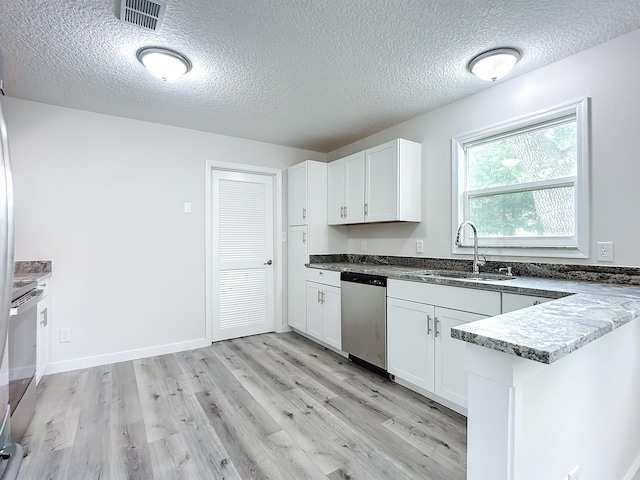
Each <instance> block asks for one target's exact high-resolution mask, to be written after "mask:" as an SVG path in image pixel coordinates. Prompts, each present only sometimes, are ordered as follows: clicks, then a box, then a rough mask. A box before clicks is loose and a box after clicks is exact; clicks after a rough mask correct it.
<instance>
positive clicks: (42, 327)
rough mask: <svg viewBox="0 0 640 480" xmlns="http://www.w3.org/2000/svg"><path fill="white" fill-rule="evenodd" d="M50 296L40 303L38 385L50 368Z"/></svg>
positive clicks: (37, 359)
mask: <svg viewBox="0 0 640 480" xmlns="http://www.w3.org/2000/svg"><path fill="white" fill-rule="evenodd" d="M49 334H50V327H49V296H45V297H44V298H43V299H42V300H40V301H39V302H38V330H37V333H36V385H37V384H38V383H40V379H41V378H42V376H43V375H44V374H45V372H46V371H47V367H48V366H49V350H50V339H49Z"/></svg>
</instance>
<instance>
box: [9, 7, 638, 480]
mask: <svg viewBox="0 0 640 480" xmlns="http://www.w3.org/2000/svg"><path fill="white" fill-rule="evenodd" d="M603 8H604V9H605V10H606V7H603ZM108 9H109V10H110V9H111V6H110V5H109V6H108ZM3 13H4V12H3ZM5 18H7V17H6V16H5ZM52 18H55V16H53V14H52ZM625 18H634V17H632V16H629V17H625ZM119 28H122V27H119ZM634 28H637V26H636V27H634ZM631 30H632V29H629V32H630V33H627V34H626V35H622V36H619V37H618V38H614V39H611V40H609V39H608V38H606V39H604V38H603V39H602V42H604V41H605V40H609V41H608V42H606V43H602V44H601V45H599V46H595V47H593V48H591V49H588V50H585V51H583V52H580V53H575V54H573V55H571V56H568V57H566V58H563V59H561V60H560V59H559V60H558V61H557V62H556V63H552V64H550V65H547V66H541V68H538V69H535V70H531V71H529V72H527V73H523V74H521V75H517V76H514V77H508V78H507V79H505V80H504V81H502V82H498V83H496V84H495V85H493V86H492V87H491V88H488V89H484V90H482V91H480V90H478V91H477V92H476V93H475V94H474V95H471V96H468V97H466V98H464V99H460V100H457V101H455V102H453V103H450V104H448V105H445V106H441V107H440V108H437V109H435V110H433V111H431V112H428V113H424V114H422V115H420V116H417V117H415V118H413V119H410V120H406V121H404V122H402V123H398V124H397V125H395V126H391V127H389V128H379V129H377V130H375V129H374V130H372V131H370V132H367V133H366V134H360V135H359V134H358V132H356V133H355V134H354V135H353V138H352V139H350V140H348V141H344V142H343V141H339V142H337V144H335V145H334V146H332V147H331V146H330V147H329V148H326V150H325V147H311V146H308V147H307V148H304V149H301V148H292V147H287V146H282V145H286V142H284V141H281V142H274V143H263V142H261V141H256V140H243V139H242V138H241V137H240V136H239V135H238V134H233V133H231V134H226V135H225V134H219V133H208V132H205V131H200V130H197V129H190V128H178V127H174V126H170V122H166V123H168V124H169V125H166V124H165V125H162V124H160V123H164V122H162V121H161V120H159V121H160V123H149V122H144V121H140V120H136V119H133V118H123V117H124V116H125V115H113V114H112V115H109V114H108V113H109V110H108V109H107V107H105V106H104V105H99V104H100V101H99V100H98V99H96V100H95V102H94V103H91V102H89V101H85V103H77V104H74V108H69V107H68V106H56V105H54V104H52V103H55V102H51V101H49V102H47V101H44V100H42V99H40V98H39V97H37V96H34V97H32V98H30V99H28V98H27V99H22V98H14V97H13V95H12V94H11V91H12V90H11V89H12V88H17V87H11V84H10V83H9V80H5V82H7V84H6V86H5V90H6V91H7V94H8V97H5V98H4V99H3V100H5V101H4V106H5V116H6V119H7V125H8V128H9V130H10V133H11V140H10V141H11V149H12V150H11V151H12V156H13V163H14V177H15V192H16V218H17V223H16V235H17V237H16V248H17V250H16V259H18V260H36V259H51V260H53V277H52V282H53V291H52V299H51V302H52V305H51V308H52V331H53V336H52V343H51V363H50V369H49V370H48V373H56V372H63V371H72V370H74V369H77V368H87V367H90V366H94V365H104V364H109V363H112V362H116V361H122V360H127V359H129V358H132V356H133V355H134V353H135V354H139V355H140V356H152V355H156V354H162V353H168V352H170V351H180V350H189V349H192V348H200V347H202V346H204V345H206V344H207V336H206V331H205V330H206V326H205V323H206V316H205V302H204V298H205V293H206V292H205V280H204V279H205V275H206V273H205V248H204V237H205V233H206V232H205V230H206V226H205V220H204V217H205V205H206V201H205V188H204V184H205V179H204V171H205V168H204V161H205V160H218V161H223V162H232V163H238V164H251V165H256V166H259V167H269V168H276V169H282V170H284V169H287V168H288V167H290V166H292V165H294V164H298V163H300V162H302V161H305V160H308V159H312V160H319V161H323V162H324V161H332V160H336V159H339V158H342V157H344V156H346V155H348V154H351V153H355V152H358V151H361V150H364V149H366V148H370V147H374V146H376V145H380V144H382V143H384V142H387V141H390V140H392V139H395V138H407V139H409V140H412V141H415V142H418V143H420V144H421V145H422V158H423V168H422V182H421V183H422V194H423V196H422V202H423V208H422V221H421V222H420V223H410V224H397V223H395V224H379V225H359V226H349V227H344V228H345V229H346V228H348V239H347V246H346V252H348V253H363V252H362V243H363V241H366V245H367V251H366V253H368V254H380V255H395V256H407V257H415V256H420V255H417V254H416V252H415V250H416V248H415V246H416V241H417V240H422V241H423V242H424V253H423V254H422V256H424V257H430V258H451V257H452V253H451V248H452V241H453V238H452V225H451V223H452V221H451V211H450V210H451V207H450V206H451V192H450V184H451V182H450V176H451V167H450V161H451V160H450V158H451V157H450V141H451V138H452V137H454V136H456V135H458V134H460V133H463V132H468V131H472V130H475V129H478V128H482V127H485V126H487V125H492V124H495V123H498V122H500V121H504V120H505V119H511V118H515V117H519V116H522V115H526V114H529V113H531V112H535V111H539V110H541V109H543V108H548V107H550V106H554V105H558V104H562V103H565V102H567V101H572V100H575V99H577V98H580V97H585V96H587V97H590V98H591V99H592V105H591V121H592V123H591V245H590V247H591V255H590V257H589V258H588V259H586V260H575V261H574V260H571V261H568V260H567V261H564V260H558V259H553V258H543V259H539V258H535V259H534V258H525V259H524V260H530V261H534V260H535V261H550V262H559V263H570V262H574V263H586V264H597V261H596V259H595V256H594V252H595V242H597V241H613V242H614V243H615V262H614V264H613V265H617V266H638V265H639V261H638V256H637V254H636V252H635V249H634V246H635V239H636V238H637V234H638V233H639V232H638V227H637V225H636V222H634V221H633V217H632V215H633V213H634V209H633V206H634V205H638V204H639V203H640V202H639V200H640V199H639V198H638V195H640V193H638V189H637V188H636V179H637V178H639V177H640V175H639V174H640V172H639V169H640V167H639V166H638V162H637V155H636V149H635V148H634V147H633V146H632V142H629V141H627V142H625V140H627V139H633V138H634V135H633V134H634V130H633V129H634V127H635V125H637V124H638V113H637V111H636V109H635V108H634V106H635V105H638V104H639V103H640V102H639V100H640V99H639V98H638V95H639V93H638V90H637V85H638V80H640V78H639V76H640V71H639V70H638V68H637V65H638V55H639V54H638V52H637V49H636V45H637V43H638V40H639V34H638V31H637V30H636V31H631ZM3 31H10V30H9V26H7V27H6V28H5V27H4V26H3ZM33 35H35V33H34V34H33ZM18 38H19V42H17V43H18V45H19V46H21V48H22V49H23V51H24V52H25V54H26V53H29V52H31V48H32V47H31V46H30V42H31V40H28V39H25V36H24V35H22V36H18ZM148 38H153V37H146V38H145V39H144V40H147V39H148ZM6 41H7V39H6V38H4V37H3V39H2V45H3V50H4V44H5V42H6ZM96 41H97V40H96ZM28 43H29V44H28ZM52 44H53V45H57V44H55V42H52ZM52 48H53V47H52ZM473 48H474V50H482V49H481V48H480V49H478V45H474V47H473ZM133 50H135V48H134V49H133ZM525 58H526V57H525ZM467 60H468V58H466V59H465V60H464V62H466V61H467ZM6 61H7V60H6V59H5V62H6ZM133 61H134V62H135V61H136V60H135V59H134V60H133ZM192 61H194V59H193V58H192ZM464 62H463V67H464ZM42 64H43V65H49V66H48V67H47V68H52V69H53V67H52V66H51V65H50V62H47V61H46V60H43V62H42ZM194 64H195V61H194ZM6 68H9V67H7V66H5V69H6ZM194 68H195V67H194ZM73 72H74V73H75V75H76V76H77V78H78V79H77V80H73V81H71V80H70V82H71V83H69V86H67V87H65V88H62V86H59V87H58V88H59V90H58V92H59V93H60V95H63V96H64V95H69V96H72V95H71V94H72V93H73V90H74V88H73V87H75V90H78V93H81V92H82V82H85V81H89V79H88V78H86V75H85V74H83V72H82V69H80V70H74V71H73ZM36 73H37V71H36ZM44 73H45V72H42V74H41V75H40V76H46V75H44ZM142 73H144V72H142ZM142 73H141V74H140V76H141V78H142ZM467 74H468V72H466V71H464V70H462V71H461V72H460V73H459V75H467ZM184 78H185V80H186V79H187V76H185V77H184ZM28 81H31V80H30V79H28V78H19V79H18V78H16V79H14V80H13V84H14V85H15V84H16V83H18V82H28ZM76 82H77V83H76ZM145 82H147V83H146V85H151V87H150V88H152V89H153V91H154V92H155V93H154V95H160V93H159V90H160V87H157V86H153V84H152V83H151V79H149V80H145ZM170 88H171V87H170ZM425 88H426V87H425ZM479 88H480V87H478V89H479ZM483 88H484V85H483ZM117 91H118V90H117V89H116V90H115V91H114V92H115V93H114V94H116V95H117ZM40 102H42V103H40ZM104 103H106V104H107V106H108V102H104ZM136 105H137V104H136ZM100 108H103V110H100ZM93 109H95V110H96V111H101V112H102V113H92V112H91V110H93ZM418 113H421V112H417V113H416V114H418ZM182 116H184V117H188V113H187V112H186V111H185V112H184V113H183V114H182ZM395 123H397V122H395ZM375 132H378V133H375ZM229 135H230V136H229ZM336 136H338V135H337V134H336ZM239 137H240V138H239ZM358 139H360V140H358ZM263 141H264V139H263ZM276 143H280V144H281V145H277V144H276ZM315 148H317V151H316V150H315ZM324 152H328V153H324ZM185 202H190V203H191V204H192V208H193V210H192V214H191V215H188V214H184V213H183V205H184V203H185ZM285 205H286V202H285ZM175 252H180V254H179V255H176V253H175ZM285 252H286V243H285V242H282V244H281V245H280V252H279V253H280V258H281V259H282V261H283V262H284V261H285V260H284V259H285ZM336 253H337V252H336ZM458 258H465V259H469V258H470V257H469V256H464V257H458ZM502 260H505V261H508V260H523V259H521V258H513V257H509V256H505V257H504V258H502ZM285 271H286V269H285ZM116 299H117V300H116ZM281 304H282V305H286V304H287V299H286V296H285V295H284V293H283V294H282V295H281ZM285 315H286V309H285V308H283V313H282V319H281V320H280V319H279V320H280V321H279V324H278V325H277V328H278V330H280V329H281V328H282V325H286V323H287V319H286V316H285ZM175 319H180V321H179V322H176V320H175ZM60 329H70V330H71V341H70V342H67V343H60V342H59V341H58V333H57V332H58V330H60ZM123 352H125V353H126V354H123ZM127 355H129V357H127ZM629 421H630V423H632V422H635V423H636V424H637V418H633V420H629ZM627 466H630V465H627ZM585 478H586V477H585Z"/></svg>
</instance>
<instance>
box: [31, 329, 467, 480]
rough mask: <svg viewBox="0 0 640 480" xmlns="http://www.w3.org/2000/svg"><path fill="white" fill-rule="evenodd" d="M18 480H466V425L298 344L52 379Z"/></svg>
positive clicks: (261, 343) (245, 343)
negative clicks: (464, 479)
mask: <svg viewBox="0 0 640 480" xmlns="http://www.w3.org/2000/svg"><path fill="white" fill-rule="evenodd" d="M23 444H24V446H25V451H26V452H27V456H26V457H25V459H24V463H23V467H22V469H21V473H20V477H19V478H20V479H21V480H35V479H38V480H44V479H74V480H92V479H105V480H120V479H142V480H151V479H158V480H160V479H162V480H165V479H166V480H178V479H184V480H196V479H203V480H204V479H207V480H211V479H226V480H232V479H267V478H268V479H274V480H282V479H292V480H293V479H295V480H298V479H323V480H327V479H330V480H338V479H351V480H359V479H363V480H364V479H366V480H375V479H385V480H386V479H433V480H455V479H463V478H465V472H466V466H465V460H466V420H465V418H464V417H462V416H460V415H458V414H456V413H454V412H452V411H450V410H448V409H446V408H444V407H442V406H440V405H439V404H437V403H434V402H431V401H429V400H428V399H425V398H423V397H421V396H420V395H417V394H415V393H413V392H411V391H409V390H407V389H405V388H403V387H401V386H399V385H396V384H394V383H392V382H390V381H388V380H386V379H383V378H381V377H378V376H376V375H374V374H372V373H370V372H368V371H366V370H364V369H362V368H360V367H359V366H357V365H354V364H352V363H350V362H349V361H348V360H346V359H345V358H343V357H341V356H339V355H337V354H335V353H333V352H331V351H329V350H326V349H324V348H322V347H320V346H318V345H316V344H315V343H313V342H311V341H309V340H307V339H305V338H304V337H301V336H300V335H297V334H295V333H287V334H266V335H258V336H253V337H246V338H240V339H235V340H228V341H223V342H218V343H215V344H213V345H212V346H211V347H207V348H202V349H198V350H192V351H189V352H181V353H176V354H172V355H162V356H158V357H152V358H146V359H142V360H135V361H131V362H123V363H118V364H114V365H107V366H103V367H96V368H90V369H85V370H78V371H74V372H68V373H62V374H57V375H50V376H46V377H44V379H43V380H42V381H41V384H40V386H39V387H38V405H37V410H36V414H35V416H34V418H33V420H32V422H31V425H30V427H29V429H28V431H27V434H26V435H25V437H24V439H23Z"/></svg>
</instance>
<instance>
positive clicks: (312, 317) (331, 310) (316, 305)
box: [307, 281, 342, 350]
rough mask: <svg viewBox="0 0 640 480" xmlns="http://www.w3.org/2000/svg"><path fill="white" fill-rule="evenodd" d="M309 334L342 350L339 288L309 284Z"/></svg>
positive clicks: (314, 283)
mask: <svg viewBox="0 0 640 480" xmlns="http://www.w3.org/2000/svg"><path fill="white" fill-rule="evenodd" d="M307 334H309V335H311V336H312V337H315V338H317V339H318V340H321V341H323V342H324V343H326V344H327V345H331V346H332V347H335V348H337V349H338V350H340V349H341V348H342V323H341V313H340V288H339V287H335V286H331V285H323V284H321V283H316V282H310V281H308V282H307Z"/></svg>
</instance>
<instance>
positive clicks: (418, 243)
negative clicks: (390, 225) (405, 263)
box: [416, 240, 424, 253]
mask: <svg viewBox="0 0 640 480" xmlns="http://www.w3.org/2000/svg"><path fill="white" fill-rule="evenodd" d="M416 253H424V241H422V240H416Z"/></svg>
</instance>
